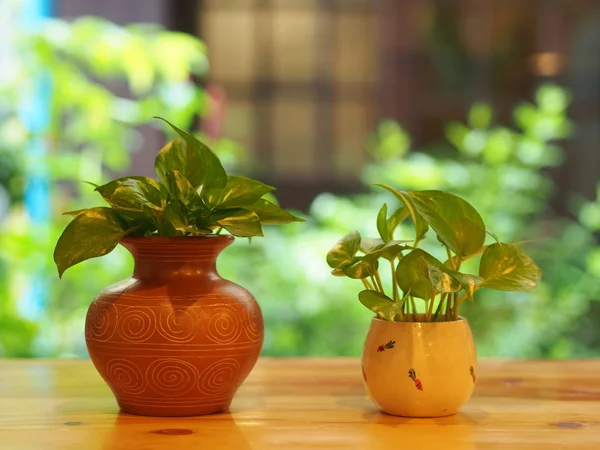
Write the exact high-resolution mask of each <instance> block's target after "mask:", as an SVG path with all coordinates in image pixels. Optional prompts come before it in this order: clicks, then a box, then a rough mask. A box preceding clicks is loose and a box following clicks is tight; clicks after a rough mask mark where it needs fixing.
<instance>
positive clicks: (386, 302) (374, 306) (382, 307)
mask: <svg viewBox="0 0 600 450" xmlns="http://www.w3.org/2000/svg"><path fill="white" fill-rule="evenodd" d="M358 299H359V300H360V302H361V303H362V304H363V305H364V306H366V307H367V308H368V309H370V310H371V311H373V312H374V313H375V314H376V315H377V317H379V318H380V319H384V320H389V321H391V322H393V321H394V319H395V318H396V316H397V315H399V313H400V312H401V308H402V303H401V302H394V301H393V300H392V299H391V298H389V297H388V296H387V295H385V294H382V293H381V292H377V291H372V290H369V289H367V290H364V291H361V292H360V293H359V294H358Z"/></svg>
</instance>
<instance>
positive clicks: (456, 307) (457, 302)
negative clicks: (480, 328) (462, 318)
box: [454, 294, 467, 320]
mask: <svg viewBox="0 0 600 450" xmlns="http://www.w3.org/2000/svg"><path fill="white" fill-rule="evenodd" d="M456 297H457V298H456V299H455V300H454V320H458V316H459V314H460V304H461V303H462V302H463V301H464V300H465V298H466V297H467V296H466V295H463V296H462V297H461V298H458V294H456Z"/></svg>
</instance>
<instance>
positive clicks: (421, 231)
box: [376, 184, 429, 243]
mask: <svg viewBox="0 0 600 450" xmlns="http://www.w3.org/2000/svg"><path fill="white" fill-rule="evenodd" d="M376 186H379V187H382V188H384V189H386V190H387V191H389V192H391V193H392V194H394V196H395V197H396V198H397V199H398V200H400V201H401V202H402V203H403V204H404V207H405V208H406V209H407V210H408V214H409V216H410V218H411V219H412V222H413V225H414V227H415V242H416V243H417V242H419V241H420V240H421V238H423V236H425V233H427V230H428V229H429V225H427V222H426V221H425V220H424V219H423V217H422V216H421V214H419V212H418V211H417V210H416V208H415V207H414V205H413V204H412V201H411V198H410V197H409V196H408V195H407V194H406V193H405V192H403V191H399V190H398V189H394V188H393V187H390V186H387V185H385V184H377V185H376Z"/></svg>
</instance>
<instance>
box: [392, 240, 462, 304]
mask: <svg viewBox="0 0 600 450" xmlns="http://www.w3.org/2000/svg"><path fill="white" fill-rule="evenodd" d="M441 267H443V265H442V263H441V262H440V261H438V260H437V259H436V258H434V257H433V256H431V255H430V254H429V253H427V252H426V251H424V250H421V249H419V248H417V249H414V250H413V251H411V252H410V253H408V254H407V255H406V256H404V257H403V258H402V259H401V260H400V262H399V263H398V266H397V267H396V279H397V281H398V285H399V286H400V288H401V289H402V290H403V291H404V292H409V291H410V295H412V296H413V297H418V298H422V299H427V300H429V299H431V298H432V297H433V296H434V294H436V293H439V292H453V291H456V290H458V283H456V281H454V280H453V279H452V278H451V277H450V275H448V274H445V273H443V271H441V270H440V268H441Z"/></svg>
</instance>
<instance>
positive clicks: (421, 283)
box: [327, 185, 541, 322]
mask: <svg viewBox="0 0 600 450" xmlns="http://www.w3.org/2000/svg"><path fill="white" fill-rule="evenodd" d="M380 186H381V187H383V188H385V189H387V190H388V191H390V192H391V193H392V194H394V195H395V196H396V197H397V198H398V199H399V200H400V202H401V206H400V207H399V208H398V209H397V210H395V211H394V212H393V213H392V214H390V215H388V210H387V204H384V205H383V206H382V207H381V209H380V211H379V214H378V215H377V230H378V232H379V238H378V239H363V238H362V237H361V236H360V234H359V233H358V232H357V231H353V232H351V233H349V234H347V235H346V236H344V237H343V238H342V239H341V240H340V241H339V242H338V243H337V244H336V245H335V246H334V247H333V248H332V249H331V250H330V251H329V253H328V254H327V263H328V264H329V266H330V267H331V268H332V269H333V272H332V273H333V275H336V276H346V277H349V278H354V279H360V280H361V281H362V282H363V285H364V287H365V288H366V289H365V290H363V291H362V292H360V293H359V295H358V297H359V300H360V302H361V303H362V304H363V305H365V306H366V307H367V308H369V309H370V310H371V311H373V312H375V314H376V315H377V317H379V318H381V319H384V320H389V321H396V322H400V321H416V320H417V311H418V310H419V309H422V308H419V307H418V306H417V301H418V300H415V299H420V300H422V301H423V302H424V310H425V320H426V321H449V320H457V319H458V317H459V314H460V305H461V303H462V302H463V301H464V300H466V299H469V300H471V301H472V300H473V296H474V294H475V292H476V291H477V290H478V289H480V288H489V289H496V290H500V291H529V290H531V289H533V288H534V287H535V286H536V284H537V282H538V281H539V280H540V278H541V271H540V269H539V267H538V266H536V264H535V263H534V262H533V260H532V259H531V258H530V257H529V256H528V255H527V254H526V253H525V252H524V251H523V250H522V249H521V248H519V247H518V246H517V245H515V244H508V243H502V242H500V241H499V239H498V238H497V236H496V235H495V234H494V233H493V232H492V231H490V230H489V229H487V228H486V227H485V225H484V223H483V220H482V218H481V216H480V215H479V213H478V212H477V211H476V210H475V208H473V206H471V205H470V204H469V203H468V202H467V201H465V200H463V199H462V198H460V197H457V196H455V195H453V194H450V193H447V192H444V191H434V190H428V191H399V190H396V189H394V188H392V187H389V186H386V185H380ZM407 219H409V220H410V222H412V225H413V228H414V237H413V238H412V239H410V240H395V239H394V234H395V232H396V230H397V229H398V227H399V226H400V224H402V223H403V222H404V221H405V220H407ZM430 230H432V231H433V233H435V235H436V237H437V241H438V243H439V244H441V246H442V247H443V249H444V250H445V252H444V253H445V256H446V257H445V258H444V259H445V261H441V260H440V259H438V258H436V257H434V256H433V255H432V254H430V253H428V252H427V251H425V250H423V249H422V248H419V244H420V243H421V242H422V240H423V239H424V237H425V236H426V234H427V233H428V232H429V231H430ZM486 233H487V234H489V235H490V236H492V237H493V239H494V240H495V242H494V243H492V244H489V245H485V239H486ZM475 257H478V258H479V270H478V274H477V275H475V274H469V273H465V272H464V271H461V266H462V265H463V263H465V262H466V261H469V260H471V259H472V258H475ZM380 262H381V264H380ZM384 264H389V266H390V269H391V271H390V278H391V285H392V286H391V290H390V292H389V295H388V293H387V292H386V291H385V289H384V286H383V282H382V279H381V276H380V273H379V270H380V268H381V267H382V266H383V265H384Z"/></svg>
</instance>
